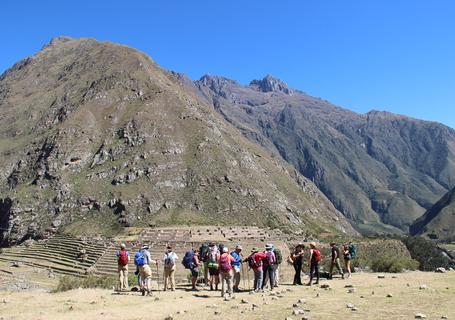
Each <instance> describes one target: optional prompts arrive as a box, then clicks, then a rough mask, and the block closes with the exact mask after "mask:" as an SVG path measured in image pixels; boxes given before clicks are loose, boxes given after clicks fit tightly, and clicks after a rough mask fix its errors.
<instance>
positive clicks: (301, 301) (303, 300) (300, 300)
mask: <svg viewBox="0 0 455 320" xmlns="http://www.w3.org/2000/svg"><path fill="white" fill-rule="evenodd" d="M297 303H306V300H305V299H299V301H297Z"/></svg>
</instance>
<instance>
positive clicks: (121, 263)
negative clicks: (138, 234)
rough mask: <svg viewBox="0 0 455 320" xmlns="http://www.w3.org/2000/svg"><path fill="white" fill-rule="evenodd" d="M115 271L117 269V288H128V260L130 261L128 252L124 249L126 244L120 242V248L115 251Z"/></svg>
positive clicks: (124, 289)
mask: <svg viewBox="0 0 455 320" xmlns="http://www.w3.org/2000/svg"><path fill="white" fill-rule="evenodd" d="M116 256H117V271H118V282H119V286H118V290H119V291H127V290H128V262H129V261H130V254H129V253H128V251H126V245H125V244H124V243H122V244H121V245H120V250H119V251H117V254H116Z"/></svg>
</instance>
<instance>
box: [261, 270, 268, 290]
mask: <svg viewBox="0 0 455 320" xmlns="http://www.w3.org/2000/svg"><path fill="white" fill-rule="evenodd" d="M269 268H270V267H269V266H267V267H263V269H262V285H261V289H262V290H264V288H265V287H266V286H267V277H268V274H269Z"/></svg>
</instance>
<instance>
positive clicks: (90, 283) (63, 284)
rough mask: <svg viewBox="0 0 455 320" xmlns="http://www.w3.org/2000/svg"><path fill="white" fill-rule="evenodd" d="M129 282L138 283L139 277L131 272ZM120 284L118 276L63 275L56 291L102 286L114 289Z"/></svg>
mask: <svg viewBox="0 0 455 320" xmlns="http://www.w3.org/2000/svg"><path fill="white" fill-rule="evenodd" d="M128 283H129V284H130V286H134V285H136V284H137V277H136V276H135V275H134V274H132V273H130V274H129V276H128ZM117 284H118V279H117V277H116V276H94V275H89V276H87V277H85V278H79V277H73V276H63V277H61V278H60V279H59V281H58V284H57V287H56V288H55V290H54V292H63V291H69V290H74V289H78V288H84V289H87V288H102V289H112V287H116V286H117Z"/></svg>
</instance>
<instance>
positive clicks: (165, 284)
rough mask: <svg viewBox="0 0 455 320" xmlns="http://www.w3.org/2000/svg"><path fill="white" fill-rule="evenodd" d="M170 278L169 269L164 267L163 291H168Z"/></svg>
mask: <svg viewBox="0 0 455 320" xmlns="http://www.w3.org/2000/svg"><path fill="white" fill-rule="evenodd" d="M168 278H169V269H168V268H166V267H164V284H163V285H164V288H163V291H167V289H168Z"/></svg>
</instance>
